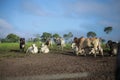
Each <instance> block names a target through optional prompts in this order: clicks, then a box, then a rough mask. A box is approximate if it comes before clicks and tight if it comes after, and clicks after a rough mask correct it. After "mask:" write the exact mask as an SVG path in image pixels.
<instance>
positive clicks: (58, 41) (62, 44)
mask: <svg viewBox="0 0 120 80" xmlns="http://www.w3.org/2000/svg"><path fill="white" fill-rule="evenodd" d="M54 41H55V43H56V44H57V46H58V47H61V49H62V50H63V48H64V47H65V40H64V39H63V38H54Z"/></svg>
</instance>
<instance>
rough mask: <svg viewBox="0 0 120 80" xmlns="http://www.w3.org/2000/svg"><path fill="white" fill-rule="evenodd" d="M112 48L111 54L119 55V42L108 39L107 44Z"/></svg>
mask: <svg viewBox="0 0 120 80" xmlns="http://www.w3.org/2000/svg"><path fill="white" fill-rule="evenodd" d="M106 45H107V46H108V47H109V48H110V55H111V56H113V55H117V52H118V43H116V42H113V41H112V40H108V42H107V44H106Z"/></svg>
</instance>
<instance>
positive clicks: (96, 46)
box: [73, 37, 103, 57]
mask: <svg viewBox="0 0 120 80" xmlns="http://www.w3.org/2000/svg"><path fill="white" fill-rule="evenodd" d="M73 42H74V43H76V46H77V47H78V52H82V51H81V50H83V49H84V53H85V55H86V54H91V53H92V54H94V57H96V54H97V52H99V53H101V55H102V56H103V49H102V47H101V42H100V39H99V38H84V37H81V38H77V37H75V38H74V40H73Z"/></svg>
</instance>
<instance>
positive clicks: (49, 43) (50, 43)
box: [45, 39, 53, 47]
mask: <svg viewBox="0 0 120 80" xmlns="http://www.w3.org/2000/svg"><path fill="white" fill-rule="evenodd" d="M52 44H53V43H52V40H51V39H47V40H46V42H45V45H47V46H48V47H50V46H52Z"/></svg>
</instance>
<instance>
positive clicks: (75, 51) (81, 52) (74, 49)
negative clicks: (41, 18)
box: [71, 43, 85, 56]
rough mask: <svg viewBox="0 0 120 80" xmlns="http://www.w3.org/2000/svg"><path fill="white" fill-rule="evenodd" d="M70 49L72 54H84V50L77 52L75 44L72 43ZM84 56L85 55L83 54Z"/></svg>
mask: <svg viewBox="0 0 120 80" xmlns="http://www.w3.org/2000/svg"><path fill="white" fill-rule="evenodd" d="M71 48H72V50H73V53H74V54H76V55H77V56H78V55H83V54H84V52H85V51H84V49H82V50H79V51H78V46H76V43H72V45H71ZM84 55H85V54H84Z"/></svg>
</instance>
